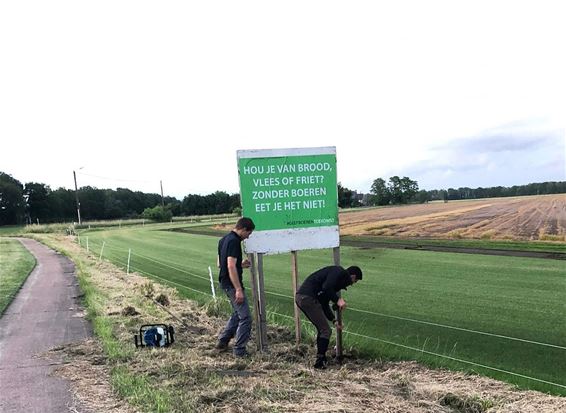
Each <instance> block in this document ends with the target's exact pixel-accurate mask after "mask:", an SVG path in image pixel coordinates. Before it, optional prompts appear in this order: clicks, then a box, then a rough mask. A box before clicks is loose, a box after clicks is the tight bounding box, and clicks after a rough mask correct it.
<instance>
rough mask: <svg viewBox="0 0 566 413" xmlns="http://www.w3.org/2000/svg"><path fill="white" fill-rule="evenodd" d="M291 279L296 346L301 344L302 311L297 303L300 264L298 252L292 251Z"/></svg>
mask: <svg viewBox="0 0 566 413" xmlns="http://www.w3.org/2000/svg"><path fill="white" fill-rule="evenodd" d="M291 278H292V280H293V307H294V308H295V344H296V345H297V346H298V345H299V344H301V318H300V310H299V307H298V306H297V303H295V294H296V293H297V288H298V278H299V264H298V261H297V251H291Z"/></svg>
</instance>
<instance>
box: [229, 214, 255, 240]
mask: <svg viewBox="0 0 566 413" xmlns="http://www.w3.org/2000/svg"><path fill="white" fill-rule="evenodd" d="M254 229H255V224H254V222H253V221H252V220H251V219H250V218H246V217H242V218H240V219H239V220H238V222H236V226H235V227H234V231H235V232H236V233H237V234H238V235H239V236H240V238H242V239H247V238H249V236H250V235H251V233H252V232H253V231H254Z"/></svg>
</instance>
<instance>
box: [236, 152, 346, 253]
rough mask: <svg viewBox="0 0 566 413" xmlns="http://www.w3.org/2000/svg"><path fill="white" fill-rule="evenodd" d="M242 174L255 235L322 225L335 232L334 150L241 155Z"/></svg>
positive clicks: (245, 204)
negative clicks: (333, 229)
mask: <svg viewBox="0 0 566 413" xmlns="http://www.w3.org/2000/svg"><path fill="white" fill-rule="evenodd" d="M238 172H239V176H240V196H241V202H242V208H243V215H244V216H247V217H250V218H252V219H253V221H254V223H255V225H256V232H263V231H277V230H300V229H306V228H311V229H316V228H323V227H332V228H336V231H337V226H338V190H337V179H336V150H335V148H333V147H327V148H302V149H273V150H257V151H238ZM333 232H335V231H333ZM311 233H312V231H311ZM280 235H281V234H280ZM282 235H288V236H294V237H297V236H299V237H300V235H298V233H289V232H287V233H285V234H282ZM332 238H333V239H334V238H335V236H334V235H333V236H332ZM333 243H334V242H333ZM315 244H316V245H314V246H312V248H316V247H317V245H318V243H317V242H315ZM306 248H308V247H306Z"/></svg>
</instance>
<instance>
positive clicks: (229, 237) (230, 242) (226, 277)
mask: <svg viewBox="0 0 566 413" xmlns="http://www.w3.org/2000/svg"><path fill="white" fill-rule="evenodd" d="M241 242H242V239H241V238H240V236H239V235H238V234H236V233H235V232H234V231H230V232H229V233H228V234H226V235H225V236H224V237H222V239H220V241H219V242H218V257H219V258H220V274H219V276H218V281H219V282H220V286H221V287H222V288H235V287H234V285H232V281H231V280H230V274H229V273H228V257H233V258H236V270H237V271H238V278H239V279H240V285H241V286H242V288H244V283H243V282H242V272H243V270H242V246H241Z"/></svg>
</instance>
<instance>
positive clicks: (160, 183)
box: [159, 181, 165, 207]
mask: <svg viewBox="0 0 566 413" xmlns="http://www.w3.org/2000/svg"><path fill="white" fill-rule="evenodd" d="M159 185H161V206H162V207H165V203H164V202H163V181H159Z"/></svg>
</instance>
